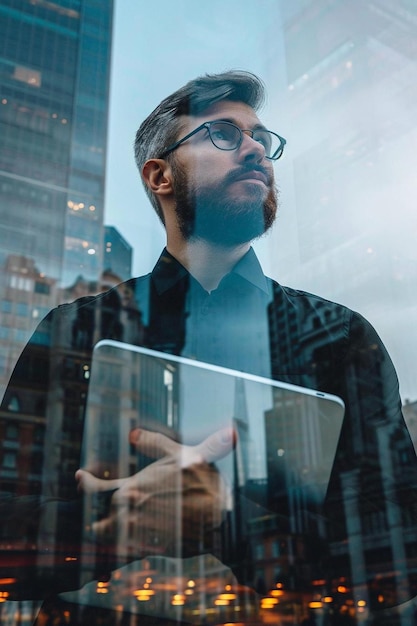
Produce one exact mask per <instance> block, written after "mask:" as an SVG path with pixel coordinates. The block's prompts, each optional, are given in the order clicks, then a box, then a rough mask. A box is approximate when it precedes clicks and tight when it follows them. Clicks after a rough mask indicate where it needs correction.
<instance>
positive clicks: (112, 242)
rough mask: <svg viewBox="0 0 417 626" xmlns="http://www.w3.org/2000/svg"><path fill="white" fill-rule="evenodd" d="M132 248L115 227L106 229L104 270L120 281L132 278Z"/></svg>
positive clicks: (106, 227)
mask: <svg viewBox="0 0 417 626" xmlns="http://www.w3.org/2000/svg"><path fill="white" fill-rule="evenodd" d="M132 252H133V248H132V246H131V245H130V244H129V243H128V242H127V241H126V239H125V238H124V237H123V236H122V235H121V234H120V233H119V231H118V230H117V228H115V227H114V226H105V227H104V258H103V269H104V271H105V272H108V271H110V272H112V274H114V275H115V276H117V277H119V279H120V281H122V280H128V279H129V278H131V277H132Z"/></svg>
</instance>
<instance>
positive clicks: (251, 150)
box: [239, 130, 265, 163]
mask: <svg viewBox="0 0 417 626" xmlns="http://www.w3.org/2000/svg"><path fill="white" fill-rule="evenodd" d="M239 153H240V154H241V155H242V156H243V157H244V159H245V160H249V159H252V160H254V161H256V163H260V162H261V161H262V160H263V159H264V158H265V148H264V146H263V145H262V144H261V143H260V142H259V141H255V139H253V137H252V131H250V130H242V143H241V144H240V147H239Z"/></svg>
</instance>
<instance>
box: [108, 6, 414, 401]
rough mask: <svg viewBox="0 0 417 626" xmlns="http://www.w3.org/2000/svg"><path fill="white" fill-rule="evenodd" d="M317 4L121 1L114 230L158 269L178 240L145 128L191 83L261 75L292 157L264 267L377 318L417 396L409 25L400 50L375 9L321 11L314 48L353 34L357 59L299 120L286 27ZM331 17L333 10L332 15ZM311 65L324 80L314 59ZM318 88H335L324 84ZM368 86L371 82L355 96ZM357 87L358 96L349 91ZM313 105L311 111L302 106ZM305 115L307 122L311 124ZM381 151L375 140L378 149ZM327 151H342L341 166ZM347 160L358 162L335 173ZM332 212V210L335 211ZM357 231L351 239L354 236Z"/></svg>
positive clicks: (113, 143)
mask: <svg viewBox="0 0 417 626" xmlns="http://www.w3.org/2000/svg"><path fill="white" fill-rule="evenodd" d="M308 4H309V2H308V1H307V0H293V2H291V4H289V3H287V2H286V1H285V0H257V1H256V2H253V0H227V1H226V0H211V2H210V3H209V2H198V1H195V0H176V1H175V2H172V0H160V1H159V2H158V4H157V5H156V4H155V3H150V2H147V1H146V2H145V1H143V2H142V1H141V0H140V1H138V0H115V21H114V38H113V57H112V78H111V94H110V119H109V140H108V160H107V186H106V207H105V208H106V211H105V222H106V223H107V224H110V225H114V226H116V227H117V228H118V229H119V231H120V232H121V233H122V235H123V236H124V237H125V238H126V239H127V241H128V242H129V243H130V244H131V245H132V246H133V248H134V264H133V274H134V275H141V274H144V273H146V272H148V271H150V270H151V269H152V267H153V265H154V262H155V260H156V259H157V257H158V255H159V253H160V251H161V248H162V247H163V245H164V231H163V229H162V227H161V225H160V224H159V221H158V219H157V217H156V215H155V214H154V211H153V209H152V208H151V206H150V204H149V201H148V199H147V197H146V196H145V193H144V191H143V189H142V185H141V181H140V178H139V174H138V172H137V170H136V166H135V163H134V158H133V147H132V145H133V140H134V136H135V132H136V130H137V128H138V126H139V125H140V123H141V122H142V121H143V119H144V118H145V117H146V116H147V115H148V114H149V113H150V112H151V111H152V110H153V109H154V108H155V106H156V105H157V104H158V103H159V102H160V101H161V100H162V99H163V98H164V97H165V96H167V95H168V94H169V93H172V92H173V91H175V90H176V89H177V88H178V87H180V86H182V85H183V84H185V83H186V82H187V81H188V80H190V79H191V78H194V77H196V76H198V75H201V74H204V73H213V72H214V73H215V72H219V71H224V70H228V69H246V70H249V71H252V72H254V73H256V74H258V75H259V76H260V77H261V78H262V79H263V80H264V82H265V84H266V86H267V90H268V95H269V98H268V101H267V104H266V106H265V108H264V110H263V111H261V112H260V114H259V115H260V118H261V120H262V121H263V122H264V123H265V124H266V126H267V127H269V128H270V129H271V130H275V131H276V132H277V133H278V134H280V135H282V136H284V137H285V138H286V139H287V146H286V150H285V154H284V157H283V158H282V159H281V160H280V161H278V162H277V163H276V164H275V175H276V179H277V182H278V188H279V192H280V211H279V217H278V220H277V224H276V225H275V226H274V228H273V231H272V233H271V234H270V235H269V236H267V237H265V238H263V239H262V240H260V241H259V242H257V243H256V244H255V249H256V251H257V253H258V256H259V258H260V261H261V263H262V266H263V268H264V271H265V273H266V274H268V275H269V276H271V277H272V278H275V279H277V280H279V281H280V282H283V283H284V284H289V285H290V286H292V287H296V288H301V289H304V290H306V291H311V292H313V293H319V294H320V295H322V296H324V297H326V298H329V299H330V300H335V301H337V302H341V303H342V304H346V305H347V306H349V307H351V308H353V309H355V310H358V311H360V312H361V313H362V314H363V315H365V317H367V318H368V319H369V320H370V321H371V323H373V324H374V326H375V327H376V328H377V330H378V332H379V334H380V335H381V337H382V339H383V341H384V343H385V344H386V346H387V348H388V350H389V352H390V354H391V356H392V358H393V360H394V363H395V365H396V367H397V370H398V373H399V378H400V383H401V391H402V397H403V398H410V399H412V400H413V399H417V376H416V366H415V356H416V354H417V333H416V332H415V328H416V327H417V302H416V297H415V288H414V286H413V280H414V282H415V279H416V278H417V253H416V252H415V250H416V246H415V233H416V232H417V211H416V210H415V198H416V197H417V179H416V176H415V171H416V153H417V151H416V148H417V125H416V122H415V120H416V119H417V97H416V95H415V94H414V91H413V89H412V85H415V84H417V64H416V62H415V61H414V59H413V58H412V56H411V55H409V54H408V55H407V54H404V53H403V51H402V47H401V46H402V43H401V41H402V36H401V28H400V26H398V24H400V22H399V21H398V20H397V22H396V23H395V24H394V21H393V23H392V33H391V25H390V24H389V23H388V24H387V26H386V31H385V32H386V36H387V37H388V40H387V41H389V42H390V45H388V46H386V45H385V44H384V43H383V36H384V34H382V35H381V36H380V33H377V34H376V36H375V33H374V28H375V20H374V16H373V14H371V13H372V12H370V14H369V18H368V19H369V22H368V23H366V21H365V22H364V19H365V18H366V14H365V12H364V14H363V15H362V14H361V16H356V15H355V14H354V12H353V13H352V11H350V10H349V2H348V0H346V3H345V5H343V3H339V4H340V7H341V8H342V9H346V15H347V16H348V17H349V19H351V25H350V24H349V26H348V27H346V25H345V24H344V23H343V20H342V21H341V20H340V19H339V18H338V19H339V21H338V22H334V23H326V22H325V21H323V16H322V15H320V16H319V18H320V21H319V22H318V29H317V32H319V33H321V35H320V36H321V39H320V40H318V41H313V39H314V34H313V35H312V37H313V39H312V40H311V41H309V45H310V46H311V47H312V50H314V49H320V47H321V46H323V47H325V46H326V45H327V46H331V44H332V41H331V39H332V37H333V36H336V35H335V33H336V34H338V33H339V34H340V32H342V33H344V34H343V36H345V35H347V43H346V45H349V46H350V48H351V50H352V57H351V58H349V61H348V62H347V63H345V60H344V61H343V63H345V65H343V64H342V66H341V65H340V64H339V65H338V64H337V63H335V74H334V76H332V75H330V74H329V72H328V70H326V71H324V72H323V76H324V77H325V78H326V77H327V79H329V78H330V79H331V83H332V84H331V85H330V86H329V93H328V98H327V99H323V100H322V102H323V105H322V106H321V107H319V108H318V109H317V110H313V109H311V111H310V110H307V112H306V114H305V115H304V118H303V117H302V116H301V117H300V116H299V117H296V114H294V111H293V110H292V108H291V107H292V106H293V105H292V104H291V103H292V102H296V100H291V97H290V96H289V89H292V88H293V86H292V85H290V81H289V79H288V77H287V65H288V64H287V63H286V57H285V49H284V42H283V30H282V22H283V19H285V20H288V18H289V17H290V15H291V11H293V8H294V7H295V6H297V7H301V6H304V5H308ZM338 6H339V5H338ZM290 7H291V11H290V10H289V9H290ZM280 9H281V10H280ZM349 11H350V13H349ZM329 16H330V17H329ZM331 16H332V12H331V10H330V9H329V10H328V12H327V13H326V14H325V15H324V18H326V19H332V17H331ZM364 16H365V17H364ZM355 20H356V22H355ZM358 20H362V21H361V22H360V23H359V22H358ZM322 23H323V25H324V26H323V28H322V27H321V24H322ZM324 27H325V28H324ZM320 29H321V30H320ZM395 29H397V30H395ZM398 29H400V30H398ZM391 36H392V39H391V40H390V39H389V37H391ZM307 37H308V33H307V34H306V36H305V37H304V39H303V38H302V37H301V38H299V39H298V40H297V41H299V43H298V45H299V46H304V45H305V43H306V42H305V40H306V38H307ZM378 37H379V39H378ZM396 38H397V39H396ZM404 41H405V42H406V41H407V40H406V39H404ZM396 44H398V45H397V47H396ZM329 49H330V51H331V52H332V49H331V47H330V48H329ZM336 53H337V50H336ZM332 54H333V53H332ZM332 54H331V55H330V57H326V53H324V58H334V55H333V56H332ZM297 55H298V51H296V56H297ZM304 56H305V54H304ZM336 56H337V55H336ZM370 60H371V62H372V63H373V64H374V65H372V64H371V62H370ZM326 62H327V61H326ZM378 63H379V64H380V68H379V67H378ZM311 69H312V71H319V72H320V71H323V68H322V67H321V66H320V63H318V65H316V66H314V62H313V61H312V65H311ZM326 72H327V73H326ZM366 72H368V73H369V80H368V75H367V74H366ZM350 79H351V80H350ZM308 80H309V77H308V76H307V75H305V76H301V77H300V80H299V81H298V83H300V81H301V82H302V83H303V82H304V85H298V86H296V89H300V93H301V95H302V94H303V93H306V94H307V98H311V92H310V95H308V84H309V83H308ZM358 81H359V83H358ZM315 84H316V86H317V85H318V84H320V89H326V88H327V87H326V86H325V85H323V84H322V83H320V82H319V81H316V83H315ZM358 84H360V85H362V87H361V88H360V89H359V91H358V92H355V85H356V86H357V85H358ZM351 88H352V90H353V91H352V93H351V94H349V93H348V92H347V91H346V90H347V89H351ZM302 89H304V90H305V91H304V92H303V91H302ZM352 94H353V95H352ZM299 102H301V105H300V104H299V105H298V106H299V107H300V106H302V102H303V100H302V98H301V100H299ZM307 102H309V100H308V99H307ZM346 103H348V104H346ZM302 119H304V121H305V123H304V125H300V123H299V121H300V120H302ZM370 127H372V128H373V129H374V130H373V131H372V132H370V130H369V129H370ZM367 142H368V144H369V142H371V144H372V146H371V149H370V150H368V148H369V146H368V144H367ZM346 146H351V147H352V149H349V150H346ZM375 146H378V148H377V149H376V148H375ZM362 149H363V153H362V154H361V153H360V150H362ZM322 150H327V151H328V159H327V162H326V161H325V160H323V158H322V154H323V153H322V152H321V151H322ZM367 154H370V155H371V156H372V158H367ZM337 159H339V160H340V162H341V163H344V165H343V166H340V167H339V168H338V169H337V168H336V169H332V161H336V160H337ZM316 162H317V163H318V164H319V169H318V171H319V173H317V171H316V170H315V169H314V167H315V163H316ZM320 167H321V168H322V170H320ZM316 169H317V168H316ZM320 171H322V174H320ZM317 176H319V177H322V178H323V180H324V179H326V181H327V182H328V186H329V192H330V195H331V197H332V198H333V204H334V206H333V205H332V207H331V209H332V212H329V209H326V202H327V198H326V194H322V196H321V197H315V196H314V193H313V192H314V190H315V187H314V182H315V181H314V179H315V177H316V178H317ZM326 184H327V183H326ZM316 187H317V186H316ZM318 203H322V204H323V211H322V213H320V211H321V209H320V210H317V205H318ZM326 211H327V213H326ZM314 216H317V217H314ZM323 216H326V217H325V218H324V217H323ZM309 229H311V233H312V235H313V234H314V237H316V239H317V243H318V245H322V246H324V250H323V251H322V252H320V253H317V255H313V256H312V258H311V259H310V260H308V259H306V257H307V256H308V255H307V249H308V247H309V246H310V244H311V243H312V242H313V243H314V238H313V236H311V237H310V230H309ZM344 229H346V232H347V231H349V234H348V235H346V236H345V232H344ZM339 239H340V241H341V243H340V245H339V244H338V243H337V242H338V241H339ZM327 248H328V249H329V250H328V251H327Z"/></svg>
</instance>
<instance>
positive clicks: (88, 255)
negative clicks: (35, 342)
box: [0, 0, 113, 382]
mask: <svg viewBox="0 0 417 626" xmlns="http://www.w3.org/2000/svg"><path fill="white" fill-rule="evenodd" d="M112 13H113V1H112V0H104V1H103V0H55V1H54V2H46V1H44V0H31V1H30V2H29V1H28V0H1V2H0V50H1V52H0V91H1V96H0V275H1V285H0V297H1V300H2V305H1V312H0V315H1V318H0V341H1V343H2V344H3V345H2V346H1V347H2V349H1V353H2V357H1V363H0V376H1V377H2V379H3V380H2V382H4V380H5V379H6V378H7V376H8V374H9V373H10V368H11V366H12V365H13V363H14V361H15V360H16V356H17V354H18V353H19V351H20V349H21V347H22V345H23V343H24V342H25V340H26V339H27V337H28V335H29V333H30V332H31V331H32V329H33V327H34V326H35V325H36V323H37V322H38V321H39V319H41V318H42V317H43V316H44V314H45V313H46V311H48V310H49V309H50V308H51V307H52V306H54V305H55V304H57V303H58V302H60V301H62V299H63V295H62V291H61V290H62V288H65V287H67V286H68V285H70V284H72V283H74V281H75V279H76V278H77V277H79V276H82V277H83V278H84V279H86V280H88V281H92V280H97V278H98V275H99V273H100V271H101V259H102V247H103V244H102V242H103V205H104V177H105V164H106V139H107V116H108V96H109V76H110V52H111V37H112ZM13 320H14V321H13ZM17 322H20V323H17ZM12 325H13V326H12Z"/></svg>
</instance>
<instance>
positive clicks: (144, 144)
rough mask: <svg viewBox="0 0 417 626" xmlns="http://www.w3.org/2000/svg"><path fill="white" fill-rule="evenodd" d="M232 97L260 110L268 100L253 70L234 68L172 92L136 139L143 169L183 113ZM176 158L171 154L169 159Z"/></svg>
mask: <svg viewBox="0 0 417 626" xmlns="http://www.w3.org/2000/svg"><path fill="white" fill-rule="evenodd" d="M224 100H230V101H232V102H243V103H244V104H247V105H248V106H250V107H252V109H254V110H255V111H258V110H259V109H260V108H261V107H262V105H263V104H264V101H265V87H264V84H263V82H262V81H261V80H260V78H258V77H257V76H255V74H251V73H250V72H244V71H241V70H234V71H230V72H224V73H222V74H206V75H205V76H199V77H198V78H196V79H194V80H190V82H188V83H187V84H186V85H184V87H181V88H180V89H178V90H177V91H175V92H174V93H173V94H171V95H170V96H168V97H167V98H165V99H164V100H162V102H161V103H160V104H159V105H158V106H157V107H156V109H155V110H154V111H152V113H151V114H150V115H149V116H148V117H147V118H146V120H144V121H143V122H142V124H141V125H140V127H139V130H138V131H137V133H136V138H135V144H134V147H135V160H136V165H137V166H138V168H139V172H140V173H141V172H142V167H143V165H144V164H145V163H146V161H147V160H148V159H152V158H155V159H156V158H160V156H161V154H163V153H164V151H165V150H166V149H167V148H168V147H169V146H170V145H171V144H172V143H174V142H175V141H176V139H177V134H178V132H179V130H180V121H179V118H180V116H182V115H199V114H200V113H202V112H203V111H205V109H208V108H209V107H210V106H211V105H212V104H215V103H216V102H222V101H224ZM172 158H175V157H173V156H172V155H171V154H169V155H167V157H166V160H167V161H169V160H170V159H172ZM145 189H146V193H147V194H148V196H149V199H150V201H151V203H152V205H153V207H154V208H155V210H156V212H157V214H158V216H159V218H160V219H161V221H162V223H163V222H164V219H163V214H162V210H161V207H160V205H159V202H158V200H157V198H156V196H154V194H153V193H152V192H151V191H150V189H149V188H148V187H147V185H145Z"/></svg>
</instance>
